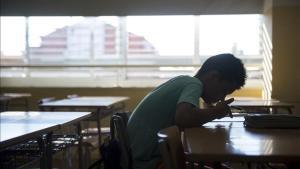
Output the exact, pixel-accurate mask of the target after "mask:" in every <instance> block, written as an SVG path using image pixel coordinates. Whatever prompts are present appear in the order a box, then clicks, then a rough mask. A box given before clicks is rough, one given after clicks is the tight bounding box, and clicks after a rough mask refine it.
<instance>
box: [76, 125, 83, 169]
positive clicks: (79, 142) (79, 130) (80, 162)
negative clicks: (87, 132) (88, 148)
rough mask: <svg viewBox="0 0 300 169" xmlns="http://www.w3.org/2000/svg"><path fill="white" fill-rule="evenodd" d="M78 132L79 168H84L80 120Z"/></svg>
mask: <svg viewBox="0 0 300 169" xmlns="http://www.w3.org/2000/svg"><path fill="white" fill-rule="evenodd" d="M77 134H78V168H79V169H82V168H83V166H82V161H83V159H82V135H81V125H80V122H79V123H77Z"/></svg>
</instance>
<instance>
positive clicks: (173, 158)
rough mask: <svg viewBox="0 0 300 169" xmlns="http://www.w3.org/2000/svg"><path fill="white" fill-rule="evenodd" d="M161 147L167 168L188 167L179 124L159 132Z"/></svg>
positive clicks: (183, 168)
mask: <svg viewBox="0 0 300 169" xmlns="http://www.w3.org/2000/svg"><path fill="white" fill-rule="evenodd" d="M157 135H158V143H159V149H160V152H161V155H162V158H163V164H164V168H165V169H186V164H185V161H186V159H185V154H184V150H183V145H182V142H181V135H180V131H179V129H178V127H177V126H171V127H168V128H165V129H163V130H161V131H159V132H158V134H157Z"/></svg>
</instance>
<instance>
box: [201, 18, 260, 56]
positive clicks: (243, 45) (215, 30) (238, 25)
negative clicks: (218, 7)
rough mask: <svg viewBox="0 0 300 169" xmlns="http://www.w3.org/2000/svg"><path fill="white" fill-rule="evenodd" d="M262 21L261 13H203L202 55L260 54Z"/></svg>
mask: <svg viewBox="0 0 300 169" xmlns="http://www.w3.org/2000/svg"><path fill="white" fill-rule="evenodd" d="M260 22H261V21H260V15H201V16H200V19H199V23H200V24H199V25H200V26H199V41H200V43H199V47H200V55H201V56H207V55H215V54H218V53H233V54H235V55H238V56H245V55H259V54H260V50H261V49H260V25H261V24H260Z"/></svg>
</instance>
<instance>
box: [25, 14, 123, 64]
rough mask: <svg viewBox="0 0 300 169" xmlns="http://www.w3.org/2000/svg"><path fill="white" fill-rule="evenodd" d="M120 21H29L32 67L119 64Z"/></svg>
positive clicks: (39, 19) (60, 19) (88, 19)
mask: <svg viewBox="0 0 300 169" xmlns="http://www.w3.org/2000/svg"><path fill="white" fill-rule="evenodd" d="M117 31H118V18H117V17H29V46H30V48H29V51H30V52H29V56H30V61H31V63H44V64H47V63H60V64H61V63H65V64H72V63H91V62H92V63H95V62H99V63H101V64H106V63H115V62H116V61H117V59H118V55H117V54H118V52H117V46H116V44H117Z"/></svg>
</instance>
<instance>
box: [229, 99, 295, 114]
mask: <svg viewBox="0 0 300 169" xmlns="http://www.w3.org/2000/svg"><path fill="white" fill-rule="evenodd" d="M230 106H235V107H240V108H242V109H245V110H251V109H252V110H256V109H260V108H265V109H267V110H268V112H269V113H270V109H273V110H274V113H277V112H278V109H280V108H283V109H286V110H287V111H288V112H289V114H292V108H293V107H294V105H292V104H290V103H285V102H281V101H278V100H234V101H233V103H232V104H230Z"/></svg>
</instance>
